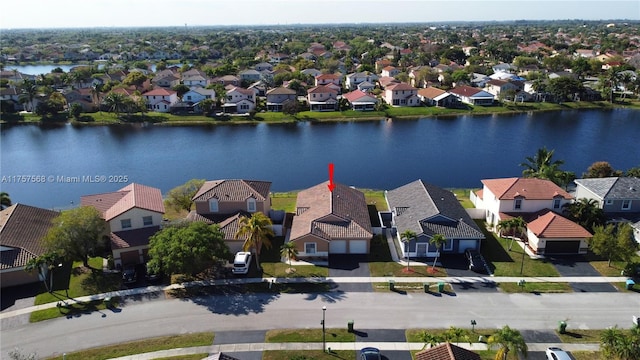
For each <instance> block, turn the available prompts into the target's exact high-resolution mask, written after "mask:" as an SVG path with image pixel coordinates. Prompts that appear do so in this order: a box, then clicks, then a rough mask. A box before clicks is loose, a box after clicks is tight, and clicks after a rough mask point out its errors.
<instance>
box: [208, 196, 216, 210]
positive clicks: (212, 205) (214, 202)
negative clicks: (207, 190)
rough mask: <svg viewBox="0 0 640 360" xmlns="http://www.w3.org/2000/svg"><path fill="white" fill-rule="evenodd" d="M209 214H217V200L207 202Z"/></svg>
mask: <svg viewBox="0 0 640 360" xmlns="http://www.w3.org/2000/svg"><path fill="white" fill-rule="evenodd" d="M209 212H218V199H215V198H214V199H210V200H209Z"/></svg>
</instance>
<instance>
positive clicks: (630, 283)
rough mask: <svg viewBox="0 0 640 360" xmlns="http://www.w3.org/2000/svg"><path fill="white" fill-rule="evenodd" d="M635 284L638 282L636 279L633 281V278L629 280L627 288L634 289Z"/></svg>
mask: <svg viewBox="0 0 640 360" xmlns="http://www.w3.org/2000/svg"><path fill="white" fill-rule="evenodd" d="M635 284H636V282H635V281H633V280H631V279H629V280H627V286H626V289H627V290H631V289H633V286H634V285H635Z"/></svg>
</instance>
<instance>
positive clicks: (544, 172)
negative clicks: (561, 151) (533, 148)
mask: <svg viewBox="0 0 640 360" xmlns="http://www.w3.org/2000/svg"><path fill="white" fill-rule="evenodd" d="M554 151H555V150H547V148H546V147H542V148H540V149H538V151H537V152H536V154H535V155H534V156H533V157H531V156H527V157H526V158H525V162H523V163H521V164H520V166H522V167H524V168H525V169H524V170H523V171H522V176H524V177H526V178H538V179H547V180H551V181H553V182H556V181H557V177H558V176H559V174H558V173H559V172H560V171H561V170H560V166H561V165H562V164H564V161H562V160H553V153H554Z"/></svg>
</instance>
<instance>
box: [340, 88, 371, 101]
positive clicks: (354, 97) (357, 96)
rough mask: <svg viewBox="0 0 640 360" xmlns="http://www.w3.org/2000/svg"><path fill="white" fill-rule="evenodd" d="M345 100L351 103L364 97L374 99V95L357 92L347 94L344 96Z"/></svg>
mask: <svg viewBox="0 0 640 360" xmlns="http://www.w3.org/2000/svg"><path fill="white" fill-rule="evenodd" d="M342 97H343V98H345V99H347V100H348V101H349V102H354V101H356V100H358V99H360V98H363V97H370V98H374V97H373V96H372V95H369V94H367V93H365V92H364V91H362V90H355V91H352V92H349V93H346V94H344V95H342Z"/></svg>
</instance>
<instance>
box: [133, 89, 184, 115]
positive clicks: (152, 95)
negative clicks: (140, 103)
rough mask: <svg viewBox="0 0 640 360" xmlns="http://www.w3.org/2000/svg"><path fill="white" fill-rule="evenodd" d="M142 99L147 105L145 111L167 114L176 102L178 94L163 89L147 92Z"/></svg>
mask: <svg viewBox="0 0 640 360" xmlns="http://www.w3.org/2000/svg"><path fill="white" fill-rule="evenodd" d="M142 97H144V99H145V101H146V103H147V109H149V110H151V111H157V112H169V110H170V109H171V106H173V105H175V104H176V103H177V102H178V93H177V92H176V91H174V90H170V89H165V88H156V89H153V90H150V91H147V92H146V93H144V94H142Z"/></svg>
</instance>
